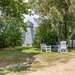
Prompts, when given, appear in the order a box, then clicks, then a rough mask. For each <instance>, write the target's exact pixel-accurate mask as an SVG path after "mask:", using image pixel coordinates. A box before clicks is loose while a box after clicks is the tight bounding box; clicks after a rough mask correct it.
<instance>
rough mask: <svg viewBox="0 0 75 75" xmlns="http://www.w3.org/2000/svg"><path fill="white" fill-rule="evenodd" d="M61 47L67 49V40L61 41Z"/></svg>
mask: <svg viewBox="0 0 75 75" xmlns="http://www.w3.org/2000/svg"><path fill="white" fill-rule="evenodd" d="M60 47H61V49H67V44H66V41H61V42H60Z"/></svg>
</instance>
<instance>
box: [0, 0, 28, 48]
mask: <svg viewBox="0 0 75 75" xmlns="http://www.w3.org/2000/svg"><path fill="white" fill-rule="evenodd" d="M27 9H28V5H27V3H24V2H23V0H0V11H1V14H0V15H1V16H0V44H1V46H0V47H9V46H16V45H21V41H22V40H21V39H22V36H21V33H22V30H26V27H25V24H24V23H23V18H22V17H23V16H22V14H25V13H27Z"/></svg>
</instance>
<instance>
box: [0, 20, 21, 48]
mask: <svg viewBox="0 0 75 75" xmlns="http://www.w3.org/2000/svg"><path fill="white" fill-rule="evenodd" d="M5 21H6V20H5ZM21 42H22V30H21V28H20V27H19V26H18V25H16V22H15V20H7V22H4V21H2V22H0V44H1V45H0V48H4V47H11V46H17V45H21Z"/></svg>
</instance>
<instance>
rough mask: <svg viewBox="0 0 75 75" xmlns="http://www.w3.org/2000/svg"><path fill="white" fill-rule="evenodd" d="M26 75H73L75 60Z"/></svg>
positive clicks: (74, 72)
mask: <svg viewBox="0 0 75 75" xmlns="http://www.w3.org/2000/svg"><path fill="white" fill-rule="evenodd" d="M27 75H75V58H72V59H71V60H70V61H68V62H67V63H65V64H62V63H60V64H57V65H54V66H51V67H48V68H44V69H41V70H38V71H37V72H33V73H30V74H27Z"/></svg>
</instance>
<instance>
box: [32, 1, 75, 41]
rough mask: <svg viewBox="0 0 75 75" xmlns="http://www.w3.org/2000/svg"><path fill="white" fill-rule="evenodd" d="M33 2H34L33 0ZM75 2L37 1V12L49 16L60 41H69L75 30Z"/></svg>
mask: <svg viewBox="0 0 75 75" xmlns="http://www.w3.org/2000/svg"><path fill="white" fill-rule="evenodd" d="M31 1H32V0H31ZM74 2H75V1H74V0H36V1H34V3H32V5H33V4H34V6H35V7H34V8H35V11H36V12H37V13H39V14H40V16H47V17H48V19H50V20H51V22H52V24H53V25H54V26H53V27H55V29H56V32H57V35H58V36H59V37H58V39H59V41H61V40H68V39H69V38H70V37H71V34H72V33H73V30H74V28H75V26H74V24H75V23H74V20H75V14H74V11H75V9H74V7H75V4H74Z"/></svg>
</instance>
